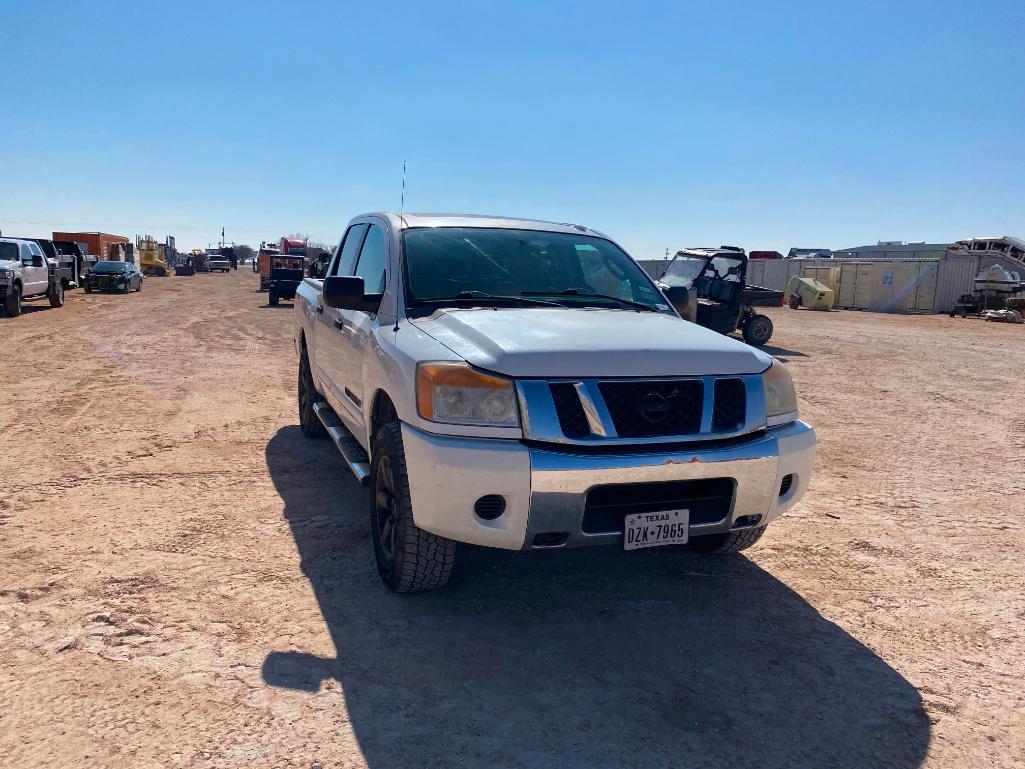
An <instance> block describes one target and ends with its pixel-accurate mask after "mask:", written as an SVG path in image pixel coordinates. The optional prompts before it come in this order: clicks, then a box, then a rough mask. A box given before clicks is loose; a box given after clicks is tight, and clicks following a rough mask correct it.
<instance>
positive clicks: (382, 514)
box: [370, 422, 456, 593]
mask: <svg viewBox="0 0 1025 769" xmlns="http://www.w3.org/2000/svg"><path fill="white" fill-rule="evenodd" d="M373 448H374V451H373V464H372V465H371V469H370V529H371V532H372V534H373V539H374V557H375V558H376V560H377V571H378V573H380V575H381V579H383V580H384V583H385V584H386V585H388V587H390V588H391V589H392V590H394V591H395V592H396V593H413V592H417V591H422V590H434V589H435V588H439V587H443V586H444V585H445V584H447V583H448V581H449V578H450V577H451V576H452V569H453V567H454V566H455V562H456V543H455V542H453V541H452V540H451V539H446V538H445V537H439V536H438V535H437V534H430V533H429V532H426V531H423V530H422V529H418V528H417V526H416V523H414V521H413V505H412V502H411V501H410V497H409V477H408V476H407V474H406V455H405V452H404V451H403V448H402V428H401V427H400V426H399V423H398V422H390V423H388V424H386V425H384V426H383V427H382V428H381V429H380V430H378V432H377V434H376V435H375V436H374V447H373Z"/></svg>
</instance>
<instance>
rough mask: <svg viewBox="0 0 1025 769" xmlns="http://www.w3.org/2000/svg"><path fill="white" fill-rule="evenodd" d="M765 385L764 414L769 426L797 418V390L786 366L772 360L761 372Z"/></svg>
mask: <svg viewBox="0 0 1025 769" xmlns="http://www.w3.org/2000/svg"><path fill="white" fill-rule="evenodd" d="M762 382H763V383H764V385H765V416H766V417H767V420H766V422H767V424H768V426H769V427H772V426H773V425H782V424H786V423H787V422H793V421H794V420H795V419H797V392H796V391H795V390H794V380H793V379H791V378H790V372H789V371H787V368H786V366H784V365H783V364H782V363H780V362H779V361H778V360H774V361H773V362H772V365H771V366H770V367H769V370H768V371H766V372H765V373H764V374H762Z"/></svg>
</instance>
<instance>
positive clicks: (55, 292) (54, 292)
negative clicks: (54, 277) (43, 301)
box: [46, 281, 64, 307]
mask: <svg viewBox="0 0 1025 769" xmlns="http://www.w3.org/2000/svg"><path fill="white" fill-rule="evenodd" d="M46 298H47V299H49V300H50V306H51V307H63V306H64V286H63V285H61V283H60V281H58V282H56V283H54V284H53V285H52V286H50V291H49V292H48V293H47V294H46Z"/></svg>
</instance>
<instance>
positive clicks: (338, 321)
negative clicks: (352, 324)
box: [334, 318, 345, 328]
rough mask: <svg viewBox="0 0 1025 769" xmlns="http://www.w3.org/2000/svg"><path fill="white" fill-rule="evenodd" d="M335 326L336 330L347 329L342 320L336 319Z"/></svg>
mask: <svg viewBox="0 0 1025 769" xmlns="http://www.w3.org/2000/svg"><path fill="white" fill-rule="evenodd" d="M334 325H335V328H345V321H344V320H342V319H341V318H335V320H334Z"/></svg>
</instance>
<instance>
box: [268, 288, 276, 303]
mask: <svg viewBox="0 0 1025 769" xmlns="http://www.w3.org/2000/svg"><path fill="white" fill-rule="evenodd" d="M277 303H278V295H277V294H275V293H274V292H273V291H271V292H270V294H268V295H267V304H271V305H277Z"/></svg>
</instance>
